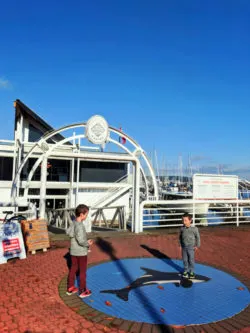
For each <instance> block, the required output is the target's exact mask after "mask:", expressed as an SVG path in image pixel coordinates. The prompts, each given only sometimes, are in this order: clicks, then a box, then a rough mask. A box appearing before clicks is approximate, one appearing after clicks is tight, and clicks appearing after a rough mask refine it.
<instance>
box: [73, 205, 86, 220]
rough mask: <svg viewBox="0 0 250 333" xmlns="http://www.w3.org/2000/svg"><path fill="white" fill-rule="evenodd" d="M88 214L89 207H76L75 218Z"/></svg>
mask: <svg viewBox="0 0 250 333" xmlns="http://www.w3.org/2000/svg"><path fill="white" fill-rule="evenodd" d="M88 212H89V207H88V206H86V205H78V206H77V207H76V210H75V214H76V217H79V216H80V215H81V214H84V215H85V214H87V213H88Z"/></svg>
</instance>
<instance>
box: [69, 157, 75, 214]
mask: <svg viewBox="0 0 250 333" xmlns="http://www.w3.org/2000/svg"><path fill="white" fill-rule="evenodd" d="M74 170H75V159H74V158H72V159H71V161H70V190H69V208H72V206H73V204H74V203H73V194H74Z"/></svg>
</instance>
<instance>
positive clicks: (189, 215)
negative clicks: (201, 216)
mask: <svg viewBox="0 0 250 333" xmlns="http://www.w3.org/2000/svg"><path fill="white" fill-rule="evenodd" d="M184 217H187V218H188V219H189V220H190V221H191V220H192V218H193V216H192V215H191V214H189V213H187V212H186V213H184V214H183V215H182V218H184Z"/></svg>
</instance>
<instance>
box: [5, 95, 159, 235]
mask: <svg viewBox="0 0 250 333" xmlns="http://www.w3.org/2000/svg"><path fill="white" fill-rule="evenodd" d="M14 108H15V123H14V140H13V141H10V140H0V203H2V205H5V203H6V202H11V203H12V204H13V205H20V202H21V201H22V202H25V203H28V202H33V203H34V202H35V203H36V205H37V207H38V208H39V215H40V217H46V211H47V210H48V209H49V210H51V209H52V210H56V209H70V208H75V207H76V206H77V205H78V204H79V203H85V204H87V205H89V206H91V207H92V208H94V209H95V208H103V207H106V208H107V207H110V206H114V207H124V211H125V218H126V222H127V221H128V220H129V218H131V223H132V228H134V230H135V231H136V228H137V227H136V220H138V221H139V202H140V186H143V187H144V189H145V193H146V198H149V196H150V195H152V193H151V194H150V193H149V191H148V181H147V177H146V174H147V175H150V176H151V177H150V178H151V179H152V180H153V186H154V193H153V195H154V196H155V197H156V198H157V196H158V189H157V182H156V178H155V175H154V172H153V168H152V167H151V165H150V162H149V160H148V158H147V156H146V154H145V153H144V151H143V149H142V148H141V147H140V146H139V145H138V144H137V143H136V142H135V141H134V140H133V139H132V138H130V137H129V136H128V135H126V134H125V133H121V131H120V130H118V129H115V128H113V127H110V126H109V125H108V124H107V122H106V120H105V119H103V118H102V117H100V116H94V117H92V118H91V119H90V120H89V121H88V122H87V123H86V122H82V123H78V124H70V125H68V126H64V127H62V128H60V129H58V130H54V129H53V128H52V127H51V126H50V125H49V124H48V123H46V122H45V121H44V120H43V119H42V118H41V117H39V116H38V115H37V114H36V113H35V112H33V111H32V110H30V109H29V108H28V107H27V106H26V105H25V104H23V103H22V102H21V101H20V100H16V101H15V102H14ZM121 137H122V138H123V140H122V141H123V143H122V142H120V141H121V140H120V139H121ZM125 141H126V143H125ZM124 143H125V144H124ZM146 168H147V170H146ZM2 210H3V209H2Z"/></svg>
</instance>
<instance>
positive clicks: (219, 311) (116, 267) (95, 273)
mask: <svg viewBox="0 0 250 333" xmlns="http://www.w3.org/2000/svg"><path fill="white" fill-rule="evenodd" d="M180 272H182V262H181V261H180V260H169V259H156V258H136V259H122V260H117V261H112V262H107V263H103V264H99V265H97V266H93V267H91V268H89V269H88V271H87V281H88V288H89V289H90V290H91V291H92V296H91V297H88V298H85V299H83V302H85V303H86V304H88V305H89V306H91V307H92V308H94V309H96V310H98V311H101V312H104V313H106V314H107V315H108V316H114V317H117V318H122V319H125V320H131V321H137V322H145V323H150V324H166V325H192V324H206V323H211V322H215V321H219V320H223V319H226V318H229V317H232V316H234V315H235V314H237V313H239V312H241V311H242V310H243V309H244V308H246V307H247V306H248V305H249V304H250V293H249V291H248V289H247V287H246V286H244V285H243V284H242V283H241V282H240V281H239V280H237V279H236V278H234V277H233V276H231V275H229V274H227V273H225V272H223V271H220V270H218V269H215V268H212V267H209V266H205V265H200V264H196V267H195V273H196V279H195V280H192V281H191V280H188V279H185V280H183V279H182V277H181V274H180Z"/></svg>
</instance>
